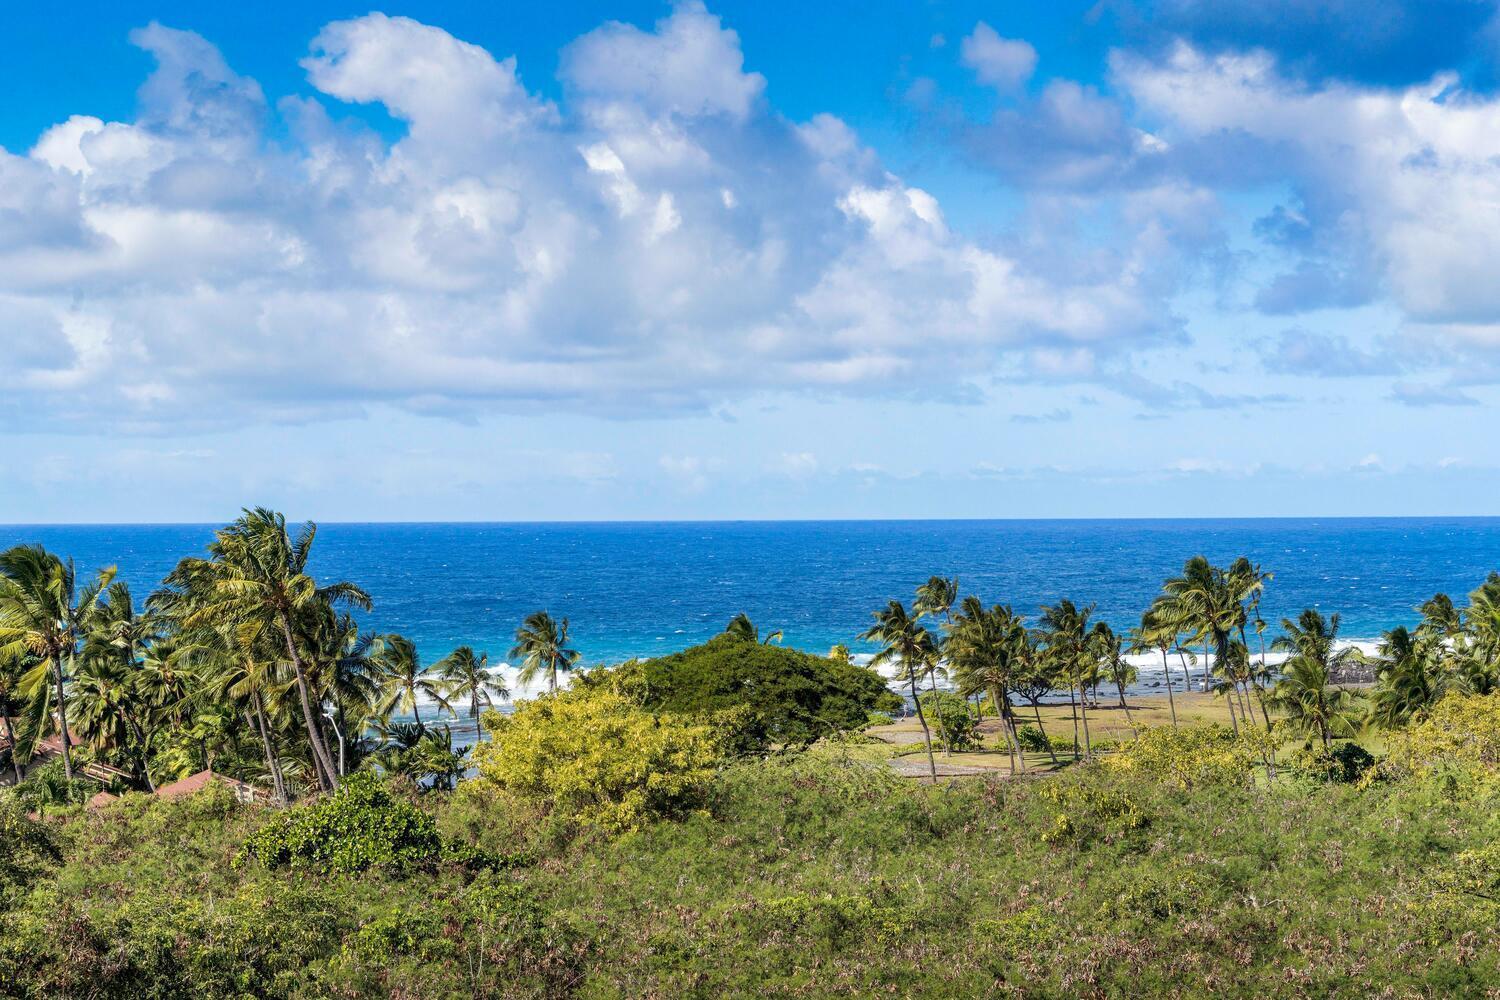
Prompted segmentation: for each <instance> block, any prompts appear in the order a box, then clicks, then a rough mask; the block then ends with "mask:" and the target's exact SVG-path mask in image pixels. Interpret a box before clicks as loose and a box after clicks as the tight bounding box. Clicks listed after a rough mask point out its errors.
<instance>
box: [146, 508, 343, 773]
mask: <svg viewBox="0 0 1500 1000" xmlns="http://www.w3.org/2000/svg"><path fill="white" fill-rule="evenodd" d="M316 536H317V526H316V525H314V524H312V523H310V522H309V523H308V524H305V525H303V527H302V529H301V530H300V531H299V532H298V533H297V535H296V537H295V538H294V537H292V535H291V534H290V533H289V531H288V530H287V524H286V517H285V516H284V515H282V514H279V513H276V512H274V511H271V510H267V509H266V508H264V507H257V508H255V509H253V510H248V509H247V510H246V511H245V512H244V513H243V514H242V515H241V516H240V517H239V518H238V519H237V520H236V521H234V523H232V524H230V525H228V526H227V527H225V528H222V529H220V530H219V531H218V532H217V533H216V534H215V537H214V541H213V542H212V543H211V544H210V545H209V547H208V551H209V558H208V559H199V558H190V559H184V560H183V561H182V562H180V563H179V564H178V565H177V568H176V569H175V570H173V571H172V574H171V575H170V576H169V577H168V578H167V583H168V586H169V587H170V588H172V589H174V590H176V591H178V592H179V593H180V594H182V595H184V596H185V597H186V600H187V603H188V604H189V605H190V606H191V610H190V612H189V613H188V614H187V616H186V618H185V619H184V620H183V623H184V625H185V626H186V627H187V628H189V629H191V628H194V627H196V626H199V625H208V624H211V623H213V622H215V621H234V622H237V623H239V627H240V628H242V629H246V630H249V631H251V632H255V631H269V632H272V633H273V634H276V635H277V636H278V638H279V640H280V641H281V643H282V644H283V646H284V648H285V649H286V654H287V658H288V660H290V662H291V665H292V671H293V673H294V675H295V676H296V683H297V697H298V701H299V704H300V707H301V710H302V722H303V726H304V727H305V729H306V732H307V741H308V746H309V747H310V750H311V753H312V758H313V767H314V770H315V771H316V773H317V775H318V783H319V785H320V786H322V787H323V788H324V789H325V790H331V789H333V788H336V787H338V781H339V776H338V768H337V767H336V766H335V764H334V761H333V757H332V755H331V754H330V753H329V752H328V745H327V743H326V742H325V741H324V739H323V732H322V724H321V722H320V721H319V719H320V711H319V709H320V706H319V705H318V703H317V697H318V690H317V683H316V678H315V677H312V676H310V674H311V671H310V669H309V666H308V663H307V660H306V657H305V656H304V654H303V647H302V644H301V643H300V642H299V641H298V634H297V627H296V621H297V619H298V618H299V617H301V616H303V615H305V614H307V613H308V612H309V611H310V610H311V609H313V608H315V607H317V606H319V605H324V604H327V605H339V604H348V605H351V606H353V607H356V608H361V609H364V610H369V608H370V597H369V595H368V594H366V593H365V592H364V591H363V590H361V589H360V588H359V587H357V586H355V585H354V584H352V583H348V582H343V581H340V582H337V583H332V584H326V585H323V586H319V585H318V583H317V581H315V580H314V579H313V577H312V576H311V575H310V574H309V573H308V571H307V564H308V559H309V557H310V556H311V554H312V546H313V540H314V539H315V538H316Z"/></svg>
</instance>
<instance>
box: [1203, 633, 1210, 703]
mask: <svg viewBox="0 0 1500 1000" xmlns="http://www.w3.org/2000/svg"><path fill="white" fill-rule="evenodd" d="M1208 675H1209V666H1208V636H1204V637H1203V693H1204V694H1208Z"/></svg>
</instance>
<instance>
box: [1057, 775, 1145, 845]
mask: <svg viewBox="0 0 1500 1000" xmlns="http://www.w3.org/2000/svg"><path fill="white" fill-rule="evenodd" d="M1042 797H1043V798H1045V799H1047V800H1048V801H1050V802H1052V803H1054V804H1055V805H1057V806H1058V807H1059V811H1058V812H1057V813H1055V814H1054V815H1053V818H1052V828H1051V829H1049V830H1046V831H1044V832H1043V833H1042V840H1043V841H1045V842H1046V843H1049V844H1065V843H1072V844H1077V845H1079V846H1083V845H1085V844H1088V843H1090V842H1092V841H1095V840H1106V841H1108V840H1114V839H1116V838H1118V837H1119V836H1121V835H1123V834H1125V833H1128V832H1130V831H1132V830H1139V829H1142V828H1143V827H1145V826H1146V825H1147V823H1148V822H1149V819H1148V817H1147V815H1146V811H1145V809H1144V808H1143V807H1142V806H1141V804H1140V803H1139V802H1138V801H1137V800H1136V798H1135V797H1134V796H1133V795H1131V794H1130V793H1129V792H1128V791H1118V790H1116V789H1115V788H1112V787H1109V786H1105V785H1102V784H1099V783H1096V782H1093V781H1089V780H1083V779H1078V778H1073V777H1069V778H1058V779H1057V780H1055V781H1053V782H1051V783H1049V784H1047V785H1046V786H1045V787H1043V789H1042Z"/></svg>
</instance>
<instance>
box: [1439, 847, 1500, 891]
mask: <svg viewBox="0 0 1500 1000" xmlns="http://www.w3.org/2000/svg"><path fill="white" fill-rule="evenodd" d="M1436 882H1437V884H1438V886H1439V888H1441V889H1442V890H1443V891H1446V892H1452V893H1457V894H1459V895H1461V896H1473V897H1478V898H1480V899H1484V900H1488V901H1490V902H1500V840H1494V841H1491V842H1490V843H1488V844H1486V845H1484V846H1483V847H1480V848H1476V849H1474V850H1472V851H1463V852H1462V853H1460V854H1458V855H1457V856H1455V857H1454V859H1453V862H1452V864H1450V865H1447V866H1445V867H1444V868H1443V869H1441V870H1440V871H1439V872H1438V874H1437V878H1436Z"/></svg>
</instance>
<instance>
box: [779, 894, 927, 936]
mask: <svg viewBox="0 0 1500 1000" xmlns="http://www.w3.org/2000/svg"><path fill="white" fill-rule="evenodd" d="M886 895H887V896H888V895H889V894H888V893H887V894H886ZM776 929H781V930H789V931H791V932H793V933H796V934H798V935H801V936H804V937H806V938H808V939H811V940H812V941H816V942H818V943H819V944H820V945H821V946H822V947H823V948H825V949H827V950H829V951H838V950H841V949H845V948H847V947H849V945H850V944H851V943H855V942H862V941H874V942H875V943H877V944H884V945H891V944H895V943H897V942H899V941H901V940H902V939H904V938H905V937H907V936H908V935H910V934H911V933H912V932H913V931H915V930H916V929H917V921H916V918H915V915H914V914H913V913H912V912H911V911H910V910H908V909H906V908H904V907H902V906H901V905H900V903H899V901H897V900H894V899H890V898H872V897H871V896H870V895H868V894H865V893H822V894H819V895H809V894H807V893H801V892H798V893H792V894H791V895H787V896H774V897H772V898H770V899H768V900H766V901H765V902H763V903H761V904H760V905H759V907H758V912H757V913H756V917H755V918H754V919H752V920H751V921H750V927H749V930H751V932H752V933H769V932H774V931H775V930H776Z"/></svg>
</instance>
